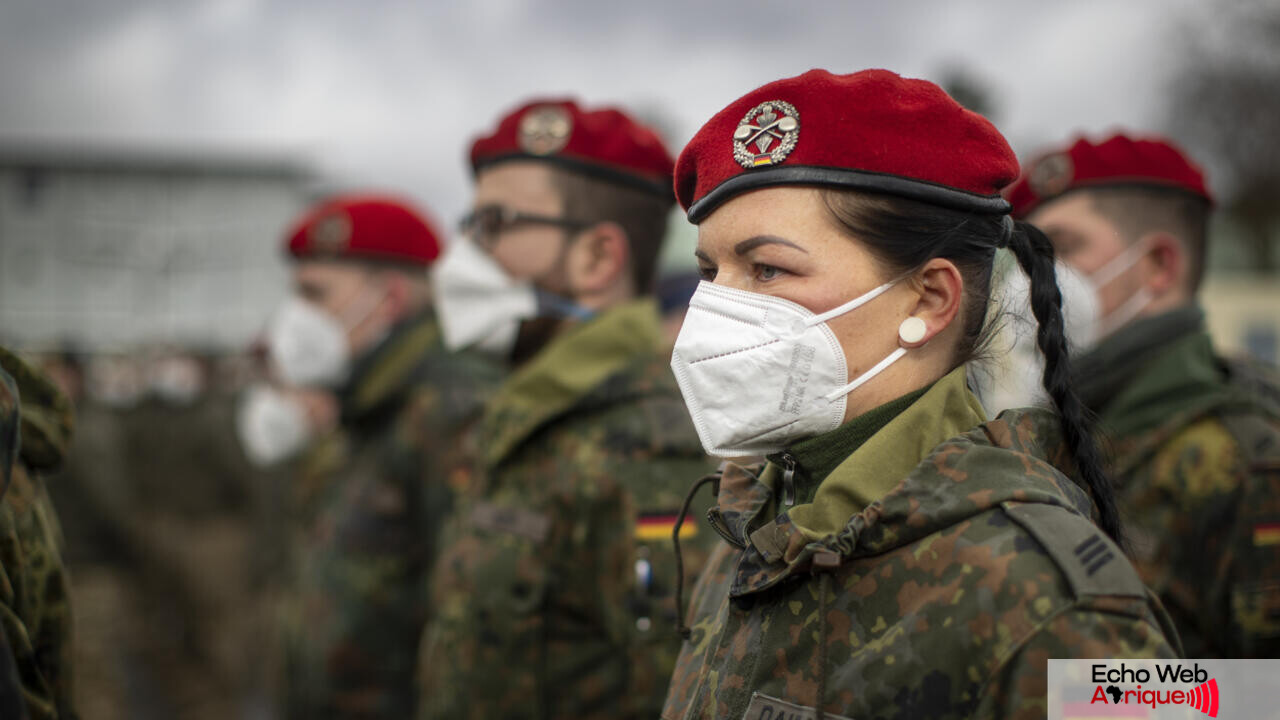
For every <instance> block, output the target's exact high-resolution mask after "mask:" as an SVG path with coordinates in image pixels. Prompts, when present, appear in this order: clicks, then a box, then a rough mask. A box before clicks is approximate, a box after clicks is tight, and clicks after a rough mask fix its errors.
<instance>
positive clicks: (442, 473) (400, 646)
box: [240, 196, 498, 719]
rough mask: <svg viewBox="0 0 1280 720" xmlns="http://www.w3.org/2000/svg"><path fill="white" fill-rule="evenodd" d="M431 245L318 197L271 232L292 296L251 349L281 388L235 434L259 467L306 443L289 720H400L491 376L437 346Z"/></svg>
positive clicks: (247, 414) (406, 214)
mask: <svg viewBox="0 0 1280 720" xmlns="http://www.w3.org/2000/svg"><path fill="white" fill-rule="evenodd" d="M439 247H440V246H439V240H438V235H437V233H436V232H435V231H434V230H433V229H432V228H431V227H429V226H428V224H427V222H426V221H425V220H424V218H423V217H422V215H421V214H420V213H419V212H418V211H416V210H414V209H413V208H411V207H410V206H408V205H407V204H405V203H403V202H400V201H398V200H394V199H390V198H384V197H374V196H343V197H338V198H334V199H332V200H330V201H328V202H325V203H323V204H321V205H319V206H318V207H316V208H314V209H313V210H312V211H311V212H310V213H308V214H307V215H306V216H305V217H303V218H302V219H301V221H300V222H299V223H298V225H297V227H296V229H294V230H293V232H292V233H291V234H290V235H289V237H288V251H289V253H290V254H291V255H292V256H293V258H294V265H293V284H294V293H295V294H294V297H292V298H291V299H290V300H289V301H287V302H286V304H285V305H284V306H283V307H282V308H280V310H279V312H277V314H276V316H275V318H274V319H273V321H272V323H271V325H270V327H269V329H268V334H267V338H266V341H267V346H268V349H269V353H270V358H271V363H272V367H273V370H274V371H275V373H276V374H277V376H278V379H279V381H281V383H282V384H283V386H284V387H283V388H277V389H272V388H258V389H257V390H255V391H254V392H252V393H251V394H250V395H249V396H248V398H247V401H246V404H245V405H244V407H243V409H242V413H241V416H240V429H241V437H242V438H244V440H245V441H246V447H247V449H248V450H249V451H250V453H251V455H254V456H256V457H257V458H258V459H259V460H263V461H270V460H277V459H281V458H283V457H286V456H288V455H290V454H291V452H292V451H293V450H294V449H296V448H298V447H300V446H301V445H304V444H305V445H308V446H309V447H307V449H306V452H305V455H304V456H303V457H302V458H301V460H300V465H299V474H298V477H297V478H296V479H295V480H294V484H293V491H294V492H293V495H294V504H295V508H294V509H295V511H296V512H297V515H298V516H297V518H296V520H295V526H296V529H297V531H298V537H297V541H296V545H295V547H294V551H295V552H296V558H295V559H294V569H293V573H294V574H293V577H292V581H293V583H294V586H293V588H292V593H291V598H290V603H289V611H288V613H287V616H286V618H285V622H286V628H285V629H286V638H285V648H284V652H285V664H286V667H285V673H286V676H285V683H286V687H285V698H284V699H285V713H286V716H287V717H289V718H397V719H400V718H406V717H411V716H412V714H413V704H414V693H413V686H414V683H413V669H414V663H415V661H416V659H417V648H418V639H419V638H420V636H421V632H422V624H423V618H424V608H425V607H426V605H425V603H424V601H423V597H422V592H423V588H424V587H425V583H424V580H425V577H426V573H427V572H428V570H429V569H430V567H431V563H432V559H433V558H434V556H435V541H436V532H437V528H438V527H439V526H440V519H441V517H442V516H443V515H444V513H445V512H446V511H447V510H448V509H449V505H450V502H451V496H452V489H453V487H454V486H455V485H458V486H460V485H464V484H466V482H467V481H468V474H469V471H470V468H471V467H472V466H473V464H474V455H475V446H474V443H473V442H472V441H471V440H470V436H469V434H468V430H469V428H470V426H471V425H472V424H473V421H474V420H476V419H477V418H478V417H479V412H480V408H481V405H482V403H483V400H484V398H485V396H486V394H487V392H488V389H489V388H490V387H493V386H495V385H496V383H497V380H498V377H497V373H498V368H497V366H496V365H495V364H494V363H492V362H490V361H488V360H486V359H484V358H482V357H478V356H475V355H471V354H456V355H455V354H451V353H448V352H446V351H445V349H444V347H443V345H442V343H441V338H440V332H439V329H438V327H437V325H436V320H435V317H434V315H433V312H432V307H431V288H430V283H429V281H428V277H427V272H426V270H427V267H428V266H429V265H430V264H431V263H432V261H434V260H435V258H436V257H437V255H438V254H439ZM326 426H329V427H326Z"/></svg>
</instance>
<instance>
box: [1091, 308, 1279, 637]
mask: <svg viewBox="0 0 1280 720" xmlns="http://www.w3.org/2000/svg"><path fill="white" fill-rule="evenodd" d="M1098 359H1102V360H1104V362H1098ZM1082 364H1083V365H1084V367H1085V369H1086V370H1090V371H1092V370H1093V368H1092V367H1091V366H1095V365H1096V366H1098V371H1097V372H1093V376H1092V379H1091V380H1090V381H1089V382H1087V383H1085V384H1084V387H1085V389H1086V390H1087V392H1086V394H1085V400H1086V402H1088V403H1089V404H1090V406H1091V407H1092V408H1093V409H1094V410H1096V411H1098V412H1099V414H1100V418H1099V419H1100V423H1099V424H1100V426H1101V428H1102V429H1103V431H1104V432H1106V433H1108V434H1109V439H1110V446H1111V450H1112V453H1111V455H1112V457H1113V461H1112V462H1111V467H1110V472H1111V474H1112V476H1113V478H1114V479H1115V482H1116V486H1117V495H1118V500H1119V502H1120V509H1121V511H1122V514H1123V517H1124V518H1125V520H1126V530H1127V532H1128V533H1129V540H1130V545H1131V555H1132V559H1133V561H1134V565H1135V566H1136V567H1137V568H1138V572H1139V573H1140V574H1141V576H1142V578H1143V580H1144V581H1145V582H1146V583H1147V585H1148V586H1150V587H1151V588H1152V589H1153V590H1155V591H1156V593H1158V594H1159V595H1160V599H1161V600H1162V601H1163V603H1164V605H1165V607H1166V608H1167V609H1168V610H1169V614H1170V615H1171V616H1172V617H1173V620H1174V623H1175V624H1176V625H1177V627H1178V632H1179V633H1180V634H1181V636H1182V640H1183V643H1184V646H1185V648H1186V651H1187V654H1188V657H1249V656H1253V657H1277V656H1280V407H1278V406H1277V404H1276V403H1275V402H1274V400H1273V399H1272V398H1274V394H1275V392H1276V389H1275V385H1274V384H1273V382H1274V381H1270V382H1269V381H1268V380H1267V379H1266V378H1265V377H1264V375H1263V372H1265V371H1262V372H1260V371H1259V370H1258V369H1256V368H1251V367H1249V366H1248V365H1247V364H1245V363H1239V362H1237V363H1229V362H1226V361H1224V360H1222V359H1221V358H1219V357H1217V356H1216V355H1215V354H1214V351H1213V346H1212V343H1211V342H1210V339H1209V336H1208V335H1207V334H1206V333H1205V331H1204V324H1203V315H1202V313H1200V311H1199V310H1198V309H1196V308H1189V309H1184V310H1180V311H1174V312H1172V313H1169V314H1167V315H1165V316H1160V317H1156V318H1150V319H1146V320H1143V321H1139V322H1136V323H1134V324H1132V325H1131V326H1129V327H1127V328H1125V330H1124V332H1123V333H1118V334H1117V335H1116V336H1113V337H1112V338H1109V339H1108V340H1107V341H1106V342H1105V343H1103V344H1102V345H1101V346H1099V348H1097V349H1096V350H1094V351H1093V353H1091V356H1086V357H1085V358H1082ZM1268 393H1270V396H1271V397H1270V398H1269V397H1268Z"/></svg>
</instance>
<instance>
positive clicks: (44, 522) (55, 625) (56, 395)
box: [0, 347, 78, 720]
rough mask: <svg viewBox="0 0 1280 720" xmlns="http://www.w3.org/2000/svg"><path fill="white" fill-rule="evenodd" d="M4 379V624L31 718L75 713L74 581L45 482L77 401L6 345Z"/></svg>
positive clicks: (0, 534) (0, 469) (0, 408)
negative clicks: (15, 415)
mask: <svg viewBox="0 0 1280 720" xmlns="http://www.w3.org/2000/svg"><path fill="white" fill-rule="evenodd" d="M0 380H3V381H4V382H3V388H0V400H2V402H0V413H6V416H5V417H3V418H0V430H3V431H4V433H3V437H0V442H3V443H4V445H3V447H0V451H2V452H3V453H4V454H3V456H0V473H2V474H3V475H2V477H0V479H2V480H4V481H5V482H4V483H3V484H2V485H0V494H2V495H3V498H2V499H0V630H2V631H3V634H4V636H5V638H6V640H7V641H8V645H9V647H8V651H9V653H10V657H11V658H12V660H13V661H14V665H15V667H16V669H17V671H18V677H19V678H20V681H21V699H22V704H23V705H24V706H25V714H26V716H27V717H29V718H32V720H37V719H39V720H62V719H66V718H76V717H78V715H77V714H76V708H75V692H74V677H75V671H74V662H73V659H72V656H73V648H72V644H71V638H72V615H71V598H70V587H69V583H68V580H67V572H66V567H65V566H64V564H63V560H62V554H63V538H62V528H61V526H60V525H59V523H58V516H57V514H56V513H55V512H54V509H53V505H52V503H51V502H50V500H49V494H48V491H47V490H46V487H45V481H46V479H47V477H48V475H49V474H50V473H51V472H52V471H54V470H56V469H57V468H58V466H59V465H60V464H61V463H62V459H63V457H64V456H65V454H66V451H67V445H68V443H69V442H70V440H71V432H72V428H73V427H74V420H73V418H72V413H71V403H70V401H69V400H68V399H67V397H66V395H64V394H62V391H61V390H59V389H58V387H57V386H56V385H54V384H53V383H52V382H51V381H50V380H49V378H47V377H44V376H43V375H41V374H40V372H39V371H38V370H36V368H34V367H33V366H31V365H29V364H28V363H26V362H25V361H23V360H22V359H21V358H19V357H18V356H17V355H14V354H13V353H12V352H10V351H9V350H7V349H5V348H3V347H0ZM15 395H16V397H15ZM15 400H17V402H18V405H17V407H16V408H15ZM14 409H17V410H18V412H19V417H20V424H19V427H18V428H16V432H15V428H14V427H13V424H12V419H13V418H12V411H13V410H14ZM15 449H16V451H17V454H16V456H14V454H13V451H14V450H15ZM3 683H4V678H0V685H3ZM0 692H3V688H2V687H0Z"/></svg>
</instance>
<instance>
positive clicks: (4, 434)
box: [0, 370, 28, 720]
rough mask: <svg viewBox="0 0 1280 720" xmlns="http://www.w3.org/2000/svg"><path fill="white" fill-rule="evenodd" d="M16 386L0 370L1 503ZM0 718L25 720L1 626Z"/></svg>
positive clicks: (11, 449) (12, 456) (13, 434)
mask: <svg viewBox="0 0 1280 720" xmlns="http://www.w3.org/2000/svg"><path fill="white" fill-rule="evenodd" d="M19 422H20V418H19V417H18V386H17V384H16V383H14V382H13V378H12V377H10V376H9V373H7V372H5V371H4V370H0V500H2V499H3V498H4V492H5V490H6V489H7V488H8V487H9V477H10V475H12V473H13V463H14V461H15V460H17V458H18V425H19ZM0 717H5V718H13V720H27V718H28V716H27V706H26V704H25V703H24V702H23V700H22V681H21V679H19V677H18V661H17V659H16V658H15V657H14V656H13V649H12V646H11V644H10V643H9V636H8V631H7V630H6V629H5V627H4V625H3V624H2V623H0Z"/></svg>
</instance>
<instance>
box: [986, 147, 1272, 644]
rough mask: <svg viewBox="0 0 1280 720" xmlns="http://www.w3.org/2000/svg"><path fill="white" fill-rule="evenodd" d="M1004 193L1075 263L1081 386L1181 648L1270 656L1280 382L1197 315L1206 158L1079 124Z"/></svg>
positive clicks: (1142, 566) (1145, 568)
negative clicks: (1097, 136)
mask: <svg viewBox="0 0 1280 720" xmlns="http://www.w3.org/2000/svg"><path fill="white" fill-rule="evenodd" d="M1007 195H1008V196H1009V198H1010V201H1011V202H1012V203H1013V205H1014V213H1015V215H1017V216H1020V217H1023V218H1025V219H1027V220H1029V221H1030V222H1032V223H1035V224H1036V225H1037V226H1039V227H1040V228H1041V229H1043V230H1044V232H1045V234H1046V235H1048V236H1049V238H1050V240H1052V241H1053V244H1054V249H1055V251H1056V253H1057V255H1058V257H1059V258H1060V260H1061V261H1062V262H1064V263H1066V264H1068V265H1070V266H1072V268H1074V269H1075V270H1076V271H1077V272H1078V273H1079V274H1080V276H1081V277H1082V278H1083V279H1084V285H1085V288H1084V291H1083V292H1079V293H1077V294H1076V295H1075V298H1076V299H1077V301H1078V302H1080V303H1081V304H1083V303H1084V302H1089V303H1091V304H1092V312H1086V313H1085V314H1086V315H1089V314H1091V315H1092V318H1091V319H1092V322H1090V323H1087V327H1084V328H1079V327H1078V328H1077V329H1076V332H1077V337H1076V338H1075V339H1076V343H1075V344H1076V346H1077V348H1078V349H1079V350H1080V351H1081V352H1080V354H1079V355H1078V356H1077V358H1076V362H1075V366H1074V371H1075V373H1076V376H1077V384H1078V386H1079V388H1080V396H1081V400H1082V401H1083V402H1084V403H1085V405H1086V406H1087V407H1088V408H1089V410H1091V411H1092V412H1094V413H1097V415H1098V416H1099V421H1100V422H1099V425H1100V430H1101V432H1102V433H1104V437H1105V439H1106V440H1109V441H1110V443H1111V445H1112V451H1113V457H1112V459H1111V464H1110V467H1109V471H1110V473H1111V474H1112V476H1113V479H1114V481H1115V483H1116V484H1117V488H1118V500H1119V502H1120V506H1121V510H1122V512H1123V514H1124V516H1125V518H1126V520H1127V523H1128V524H1127V531H1128V535H1129V538H1130V545H1131V547H1130V552H1131V554H1132V555H1133V556H1134V560H1135V565H1136V566H1137V567H1138V569H1139V571H1140V572H1141V573H1142V575H1143V580H1144V581H1145V582H1146V583H1147V584H1148V585H1149V586H1150V587H1151V588H1152V589H1153V590H1155V591H1156V592H1157V593H1159V594H1160V596H1161V599H1162V600H1163V602H1164V605H1165V607H1166V608H1167V609H1168V610H1169V613H1170V615H1172V616H1173V618H1174V620H1175V622H1176V623H1177V624H1178V631H1179V634H1180V635H1181V636H1182V642H1183V645H1184V648H1185V650H1186V653H1187V657H1243V656H1260V657H1274V656H1275V655H1276V654H1277V652H1280V538H1275V537H1273V536H1272V535H1273V534H1280V533H1274V531H1273V530H1272V528H1275V527H1276V519H1277V518H1280V382H1277V378H1276V376H1275V374H1274V369H1270V368H1261V367H1257V366H1255V365H1254V364H1253V362H1252V361H1250V360H1244V361H1229V360H1226V359H1223V358H1222V357H1221V356H1220V355H1219V354H1218V353H1217V351H1216V350H1215V348H1214V344H1213V342H1212V340H1211V339H1210V337H1209V334H1208V331H1207V329H1206V325H1205V317H1204V311H1203V309H1202V308H1201V306H1200V304H1199V302H1198V301H1197V295H1198V292H1199V290H1200V285H1201V281H1202V279H1203V277H1204V267H1205V255H1206V246H1207V243H1208V240H1209V239H1208V236H1207V229H1208V226H1209V216H1210V212H1211V208H1212V204H1213V198H1212V196H1211V195H1210V192H1209V189H1208V185H1207V183H1206V181H1205V178H1204V175H1203V173H1202V172H1201V170H1200V168H1199V167H1197V166H1196V165H1195V164H1193V163H1192V162H1191V160H1190V159H1188V158H1187V157H1186V155H1185V154H1184V153H1183V152H1182V150H1181V149H1180V148H1178V147H1176V146H1175V145H1173V144H1172V143H1171V142H1169V141H1168V140H1165V139H1163V138H1157V137H1141V136H1130V135H1125V134H1118V135H1113V136H1110V137H1107V138H1106V139H1103V140H1100V141H1096V142H1095V141H1092V140H1089V139H1085V138H1081V139H1079V140H1076V141H1075V142H1074V143H1072V144H1071V145H1069V146H1067V147H1061V148H1058V149H1055V150H1052V151H1050V152H1047V153H1046V154H1044V155H1041V156H1040V157H1038V158H1037V159H1036V160H1034V161H1033V162H1031V163H1028V165H1027V167H1026V169H1025V170H1024V172H1023V176H1022V177H1021V178H1020V179H1019V180H1018V182H1016V183H1014V184H1013V185H1012V186H1010V188H1009V190H1008V191H1007ZM1078 307H1079V305H1078Z"/></svg>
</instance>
